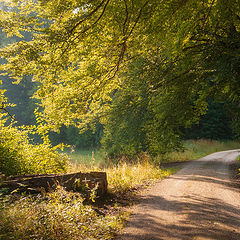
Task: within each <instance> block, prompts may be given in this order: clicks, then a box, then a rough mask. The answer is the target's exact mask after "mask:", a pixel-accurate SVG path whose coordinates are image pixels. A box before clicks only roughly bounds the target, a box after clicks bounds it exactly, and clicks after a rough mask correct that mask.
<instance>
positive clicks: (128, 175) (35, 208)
mask: <svg viewBox="0 0 240 240" xmlns="http://www.w3.org/2000/svg"><path fill="white" fill-rule="evenodd" d="M185 146H186V150H185V151H184V152H182V153H172V154H170V155H169V156H167V157H166V158H164V159H163V158H160V159H159V160H160V161H161V162H164V161H166V162H174V161H186V160H192V159H195V158H199V157H202V156H204V155H207V154H209V153H212V152H215V151H221V150H228V149H233V148H240V147H239V144H237V143H231V144H230V143H228V144H225V145H224V144H222V143H218V142H216V141H210V142H209V141H206V140H201V141H188V142H185ZM73 154H74V157H75V159H74V161H73V162H74V163H73V164H72V171H79V170H80V171H92V170H94V171H98V170H100V171H106V172H107V175H108V182H109V192H110V194H109V196H107V197H106V199H103V200H102V202H101V206H100V205H98V204H97V203H96V202H97V201H96V202H95V203H86V202H85V199H84V197H83V196H81V195H80V194H78V193H69V192H66V191H64V190H63V189H61V188H58V189H57V190H56V191H55V192H52V193H48V194H43V195H41V196H40V195H37V196H26V195H23V196H17V195H14V194H12V195H10V196H5V197H3V196H2V197H1V195H0V239H3V240H10V239H15V240H28V239H29V240H30V239H33V240H40V239H44V240H63V239H64V240H68V239H69V240H70V239H71V240H80V239H84V240H85V239H86V240H90V239H92V240H93V239H96V240H101V239H102V240H107V239H112V238H113V237H114V235H115V233H116V232H118V231H119V230H120V229H121V227H122V226H123V224H124V221H125V220H126V214H125V213H124V211H123V209H122V205H121V201H119V199H120V198H125V204H129V203H130V201H131V199H132V196H133V194H134V193H135V192H136V191H137V190H138V189H139V188H142V187H144V186H146V185H148V184H149V183H152V182H154V181H157V180H159V179H163V178H165V177H167V176H169V175H170V174H173V173H174V172H175V171H176V170H178V169H176V168H175V169H166V170H163V169H161V168H160V167H159V164H158V165H156V164H155V165H154V164H153V163H152V162H151V160H150V158H149V157H148V156H147V155H145V156H143V157H142V159H139V161H136V162H135V163H127V162H126V161H120V163H119V164H118V165H114V164H112V163H111V162H103V161H102V160H101V159H100V156H101V155H97V153H95V152H93V153H90V152H85V155H86V156H88V159H85V158H84V157H83V156H80V155H79V153H73ZM156 160H157V159H156ZM155 162H156V161H155Z"/></svg>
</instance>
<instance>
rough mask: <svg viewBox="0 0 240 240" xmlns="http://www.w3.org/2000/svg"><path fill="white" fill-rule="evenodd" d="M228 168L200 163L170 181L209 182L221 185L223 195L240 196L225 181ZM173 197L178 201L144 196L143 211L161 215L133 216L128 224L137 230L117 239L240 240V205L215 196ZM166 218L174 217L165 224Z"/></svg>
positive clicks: (233, 186)
mask: <svg viewBox="0 0 240 240" xmlns="http://www.w3.org/2000/svg"><path fill="white" fill-rule="evenodd" d="M191 168H193V169H197V170H196V171H195V172H194V174H193V175H191V174H190V173H191ZM226 168H227V169H228V165H227V164H226V163H224V162H216V161H214V160H213V161H208V162H207V163H206V162H201V161H198V162H196V164H195V163H194V164H191V165H190V166H189V167H188V169H186V171H182V172H181V174H176V175H173V176H171V177H170V179H176V180H178V181H181V180H182V181H187V182H188V181H194V184H196V186H198V184H200V183H203V182H206V183H208V182H209V183H211V184H214V185H216V187H218V186H219V187H220V189H223V192H224V189H231V191H234V192H236V194H237V193H239V192H240V188H239V185H236V184H234V182H233V181H230V180H229V178H226ZM230 175H231V174H230ZM216 176H217V177H216ZM220 193H221V191H220ZM210 196H211V194H210ZM238 196H240V195H238ZM171 197H172V198H171V199H177V200H167V199H165V198H163V197H161V196H156V195H147V196H144V197H143V199H142V200H141V208H142V209H151V211H153V212H160V213H161V214H162V215H160V216H159V214H148V212H146V213H144V214H143V213H138V214H136V215H134V216H133V217H132V219H131V222H130V225H129V227H130V228H131V227H132V226H133V227H134V230H133V231H127V232H126V233H124V234H122V235H121V236H120V235H119V236H118V237H117V238H116V239H118V240H121V239H122V240H134V239H138V240H150V239H151V240H157V239H177V240H178V239H179V240H188V239H189V240H190V239H191V240H193V239H195V240H207V239H214V240H240V205H238V206H237V207H236V205H230V204H228V203H226V202H224V201H222V200H220V199H221V196H219V197H216V196H215V197H214V195H213V197H209V195H208V197H203V196H201V195H198V194H197V195H196V194H195V195H194V193H191V194H189V195H184V194H183V195H182V196H179V195H178V196H176V197H174V196H171ZM238 200H239V199H238ZM143 212H144V211H143ZM165 215H168V216H170V217H171V216H172V220H171V221H168V222H166V220H164V219H165V217H164V216H165ZM155 216H157V217H155ZM175 219H178V220H177V221H175ZM179 219H180V220H179ZM143 229H144V231H143ZM139 232H140V233H141V234H140V233H139Z"/></svg>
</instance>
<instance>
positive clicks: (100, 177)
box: [0, 172, 107, 196]
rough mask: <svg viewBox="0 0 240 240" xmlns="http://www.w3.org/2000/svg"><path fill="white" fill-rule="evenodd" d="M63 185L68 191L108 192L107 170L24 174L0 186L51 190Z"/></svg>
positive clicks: (38, 190)
mask: <svg viewBox="0 0 240 240" xmlns="http://www.w3.org/2000/svg"><path fill="white" fill-rule="evenodd" d="M58 185H60V186H62V187H64V188H65V189H66V190H67V191H75V192H87V191H88V190H95V191H96V193H97V195H98V196H103V195H105V194H106V192H107V175H106V173H105V172H90V173H81V172H78V173H68V174H49V175H24V176H14V177H9V178H7V179H5V180H4V181H3V182H2V184H1V185H0V188H7V189H9V191H11V192H12V191H14V190H16V191H18V192H43V191H46V192H49V191H51V190H53V189H55V188H56V186H58Z"/></svg>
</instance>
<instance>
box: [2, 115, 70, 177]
mask: <svg viewBox="0 0 240 240" xmlns="http://www.w3.org/2000/svg"><path fill="white" fill-rule="evenodd" d="M6 121H7V120H6V118H4V114H1V113H0V172H1V173H3V174H5V175H7V176H8V175H18V174H42V173H58V172H63V171H65V170H66V168H67V166H68V158H67V156H66V155H63V154H60V153H59V152H58V151H57V150H58V149H57V147H52V146H51V145H50V143H48V142H44V143H41V144H32V143H31V139H30V138H29V131H28V130H20V129H19V128H17V127H15V126H14V125H13V124H12V123H11V124H8V125H7V124H6Z"/></svg>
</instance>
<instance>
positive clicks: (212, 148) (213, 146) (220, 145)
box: [160, 139, 240, 163]
mask: <svg viewBox="0 0 240 240" xmlns="http://www.w3.org/2000/svg"><path fill="white" fill-rule="evenodd" d="M233 149H240V142H237V141H226V142H219V141H216V140H205V139H200V140H188V141H185V142H184V151H183V152H173V153H170V154H168V155H167V156H165V157H164V158H162V159H160V161H161V162H162V163H169V162H181V161H189V160H194V159H198V158H202V157H204V156H206V155H208V154H211V153H214V152H219V151H225V150H233Z"/></svg>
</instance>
